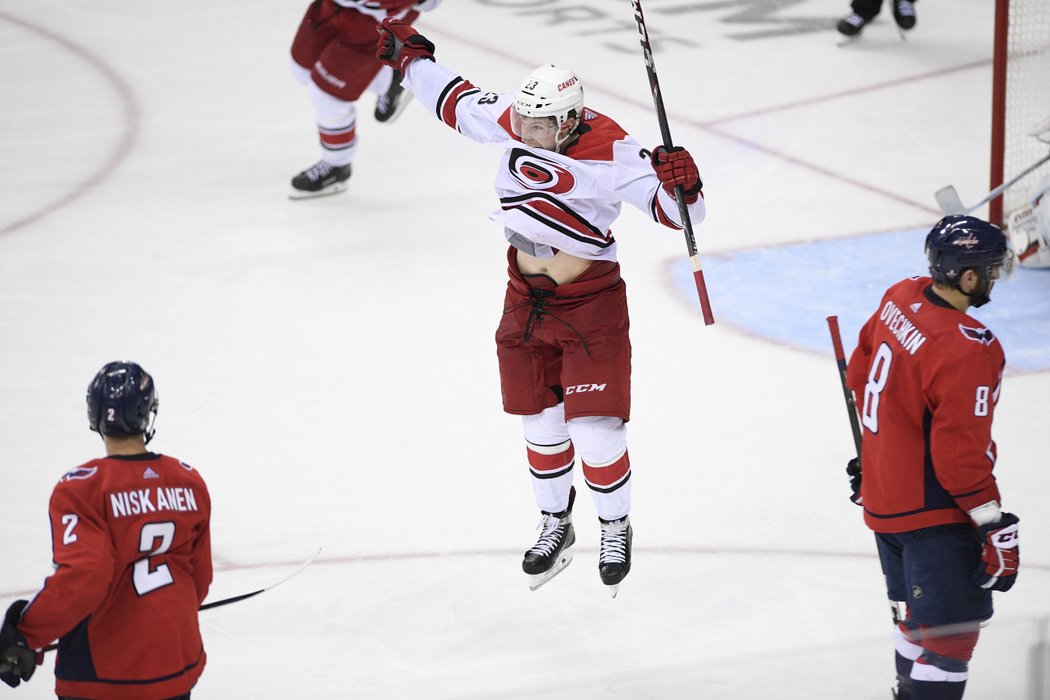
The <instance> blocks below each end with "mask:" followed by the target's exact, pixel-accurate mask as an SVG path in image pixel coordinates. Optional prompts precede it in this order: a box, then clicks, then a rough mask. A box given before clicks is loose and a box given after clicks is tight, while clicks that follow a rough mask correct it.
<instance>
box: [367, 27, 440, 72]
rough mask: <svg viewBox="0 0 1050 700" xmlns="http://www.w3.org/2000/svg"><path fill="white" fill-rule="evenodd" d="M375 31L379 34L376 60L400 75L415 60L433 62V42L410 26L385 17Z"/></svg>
mask: <svg viewBox="0 0 1050 700" xmlns="http://www.w3.org/2000/svg"><path fill="white" fill-rule="evenodd" d="M376 30H377V31H378V32H379V41H378V42H377V43H376V58H378V59H379V60H380V61H381V62H382V63H384V64H386V65H388V66H390V67H391V68H393V69H394V70H396V71H397V72H398V73H400V74H401V75H404V74H405V70H406V69H407V68H408V64H409V63H411V62H412V61H414V60H416V59H417V58H423V59H426V60H429V61H433V60H434V42H432V41H430V40H429V39H427V38H426V37H425V36H423V35H422V34H420V33H419V32H417V31H416V30H415V29H414V28H413V27H412V25H410V24H405V23H404V22H402V21H401V20H399V19H391V18H389V17H387V18H386V19H384V20H383V23H382V24H380V25H379V26H378V27H376Z"/></svg>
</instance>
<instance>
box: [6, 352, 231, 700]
mask: <svg viewBox="0 0 1050 700" xmlns="http://www.w3.org/2000/svg"><path fill="white" fill-rule="evenodd" d="M87 408H88V410H87V413H88V421H89V427H90V428H91V430H93V431H96V432H98V433H100V434H101V435H102V439H103V441H104V443H105V449H106V456H105V457H103V458H101V459H93V460H91V461H89V462H87V463H85V464H82V465H81V466H79V467H77V468H76V469H73V470H71V471H69V472H68V473H66V475H65V476H63V477H62V479H61V480H60V481H59V482H58V484H57V485H56V486H55V489H54V492H53V493H52V495H51V505H50V516H51V537H52V552H53V558H54V566H55V571H54V573H53V574H52V575H51V576H50V577H49V578H48V579H47V581H46V582H45V584H44V586H43V588H41V589H40V591H39V592H38V593H37V594H36V596H34V597H33V599H32V600H30V601H25V600H19V601H15V603H14V604H12V605H11V606H10V607H9V608H8V610H7V614H6V616H5V617H4V621H3V627H2V628H0V679H2V680H3V681H4V682H5V683H7V684H8V685H10V686H12V687H16V686H18V685H19V684H20V683H21V682H22V681H28V680H30V678H32V676H33V671H34V669H35V666H36V664H37V663H39V661H40V660H41V659H42V654H40V653H39V650H41V649H42V648H43V647H45V646H46V645H48V644H50V643H51V642H52V641H54V640H55V639H58V640H59V642H58V659H57V661H56V662H55V677H56V679H57V680H56V684H55V691H56V693H57V694H58V696H59V698H60V700H61V699H63V698H65V699H68V700H72V699H74V698H77V699H79V698H99V699H101V698H105V699H106V700H164V699H166V698H171V699H173V700H185V699H188V698H189V697H190V689H191V688H193V686H194V684H195V683H196V682H197V679H198V678H200V675H201V672H202V671H203V670H204V664H205V661H206V656H205V653H204V647H203V644H202V643H201V635H200V629H199V627H198V624H197V608H198V606H199V605H200V604H201V602H202V601H203V600H204V597H205V595H206V594H207V592H208V587H209V586H210V585H211V578H212V561H211V540H210V529H209V522H210V517H211V501H210V498H209V496H208V489H207V487H206V486H205V484H204V480H203V479H202V478H201V476H200V474H198V473H197V472H196V471H195V470H194V469H193V468H192V467H190V466H189V465H186V464H183V463H182V462H180V461H179V460H177V459H175V458H174V457H167V456H164V455H159V454H155V453H153V452H149V451H147V450H146V445H147V443H149V441H150V438H152V437H153V432H154V431H153V421H154V418H155V416H156V412H157V392H156V389H155V387H154V385H153V378H152V377H151V376H150V375H149V374H148V373H147V372H146V371H145V370H143V369H142V367H140V366H139V365H137V364H135V363H134V362H111V363H109V364H107V365H106V366H105V367H103V368H102V369H101V370H100V371H99V372H98V374H97V375H95V378H94V380H92V382H91V384H90V385H89V386H88V391H87Z"/></svg>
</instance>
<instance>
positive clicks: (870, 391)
mask: <svg viewBox="0 0 1050 700" xmlns="http://www.w3.org/2000/svg"><path fill="white" fill-rule="evenodd" d="M892 362H893V351H892V350H890V346H889V345H887V344H886V343H882V344H881V345H879V349H878V350H876V351H875V357H874V358H873V359H872V361H871V369H870V370H868V383H867V384H865V385H864V408H863V410H862V411H861V412H860V422H861V423H863V424H864V427H865V428H867V429H868V430H870V431H871V432H873V433H877V432H879V397H880V396H881V395H882V392H883V390H884V389H885V388H886V382H887V381H889V379H890V364H891V363H892Z"/></svg>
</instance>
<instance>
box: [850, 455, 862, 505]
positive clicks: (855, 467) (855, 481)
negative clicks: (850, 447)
mask: <svg viewBox="0 0 1050 700" xmlns="http://www.w3.org/2000/svg"><path fill="white" fill-rule="evenodd" d="M846 474H847V475H848V476H849V487H850V490H851V491H853V493H852V494H850V497H849V500H851V501H853V502H854V503H855V504H857V505H858V506H859V505H863V504H864V498H863V497H862V496H861V495H860V478H861V474H860V460H859V459H858V458H857V457H854V458H853V459H851V460H850V461H849V464H847V465H846Z"/></svg>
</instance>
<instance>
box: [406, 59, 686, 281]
mask: <svg viewBox="0 0 1050 700" xmlns="http://www.w3.org/2000/svg"><path fill="white" fill-rule="evenodd" d="M406 72H407V75H406V77H405V84H406V86H407V87H408V88H409V89H411V90H412V92H413V93H415V95H416V97H417V99H419V101H420V102H421V103H422V104H423V105H424V106H425V107H427V108H428V109H431V110H433V112H434V113H435V114H436V116H437V117H438V118H439V119H441V121H443V122H444V123H445V124H447V125H448V126H450V127H452V128H453V129H456V130H457V131H459V132H460V133H461V134H463V135H464V136H467V137H469V138H471V139H473V140H475V141H478V142H480V143H489V144H495V145H498V146H502V147H503V148H504V149H506V150H505V151H504V153H503V158H502V159H501V161H500V164H499V170H498V171H497V173H496V182H495V185H496V193H497V194H498V195H499V201H500V209H499V210H498V211H496V212H495V213H493V214H492V216H491V218H492V219H493V220H494V221H497V222H498V223H500V224H502V225H503V227H504V235H505V236H506V237H507V239H508V240H509V241H511V243H512V244H514V245H515V246H516V247H519V248H521V249H523V250H526V252H531V253H532V254H534V255H536V256H537V257H550V256H552V255H554V253H555V252H557V251H559V250H562V251H565V252H566V253H569V254H570V255H574V256H576V257H580V258H587V259H590V260H610V261H614V260H616V241H615V240H614V238H613V234H612V230H611V228H610V227H611V225H612V222H613V221H614V220H615V219H616V218H617V216H619V214H620V206H621V204H622V203H623V202H628V203H630V204H631V205H633V206H635V207H637V208H638V209H641V210H642V211H644V212H646V213H647V214H648V215H649V216H650V217H651V218H652V219H653V220H654V221H657V222H659V223H661V224H663V225H665V226H668V227H670V228H674V229H681V227H682V222H681V219H680V216H679V212H678V205H677V203H676V202H675V200H674V198H673V197H671V196H670V195H668V194H667V192H666V191H665V190H664V189H663V187H662V186H661V185H660V179H659V178H658V177H657V176H656V172H655V171H654V170H653V167H652V164H651V162H650V160H649V152H648V151H647V150H645V149H644V148H642V147H641V146H640V145H639V144H638V142H637V141H635V140H634V139H633V138H632V137H631V136H630V135H628V134H627V133H626V132H625V131H624V130H623V129H622V128H620V126H619V125H617V124H616V122H614V121H613V120H611V119H609V118H608V117H605V116H603V115H601V114H599V113H598V112H595V111H594V110H592V109H589V108H587V107H585V108H584V109H583V114H582V115H581V124H580V126H579V134H580V136H579V139H578V140H577V141H576V142H575V143H574V144H573V145H572V146H570V147H569V148H568V149H567V150H566V152H565V153H564V154H561V153H556V152H554V151H549V150H546V149H542V148H530V147H528V146H526V145H525V144H524V143H523V142H522V141H521V140H520V139H519V138H517V137H516V136H515V135H514V133H513V131H512V129H511V125H510V110H511V109H513V104H514V96H513V95H510V94H496V93H492V92H482V91H481V90H480V89H478V88H477V87H475V86H474V85H472V84H471V83H470V82H468V81H466V80H464V79H463V78H461V77H459V76H458V75H456V74H455V73H453V72H452V71H450V70H449V69H447V68H445V67H444V66H442V65H441V64H439V63H435V62H433V61H428V60H416V61H412V63H410V64H409V66H408V68H407V69H406ZM704 213H705V209H704V200H703V197H699V198H697V201H696V202H695V203H694V204H691V205H689V216H690V219H691V220H692V221H693V222H695V223H699V222H700V221H703V218H704ZM522 239H524V240H525V241H527V242H529V244H531V250H530V249H528V248H526V247H523V245H521V241H522Z"/></svg>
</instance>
